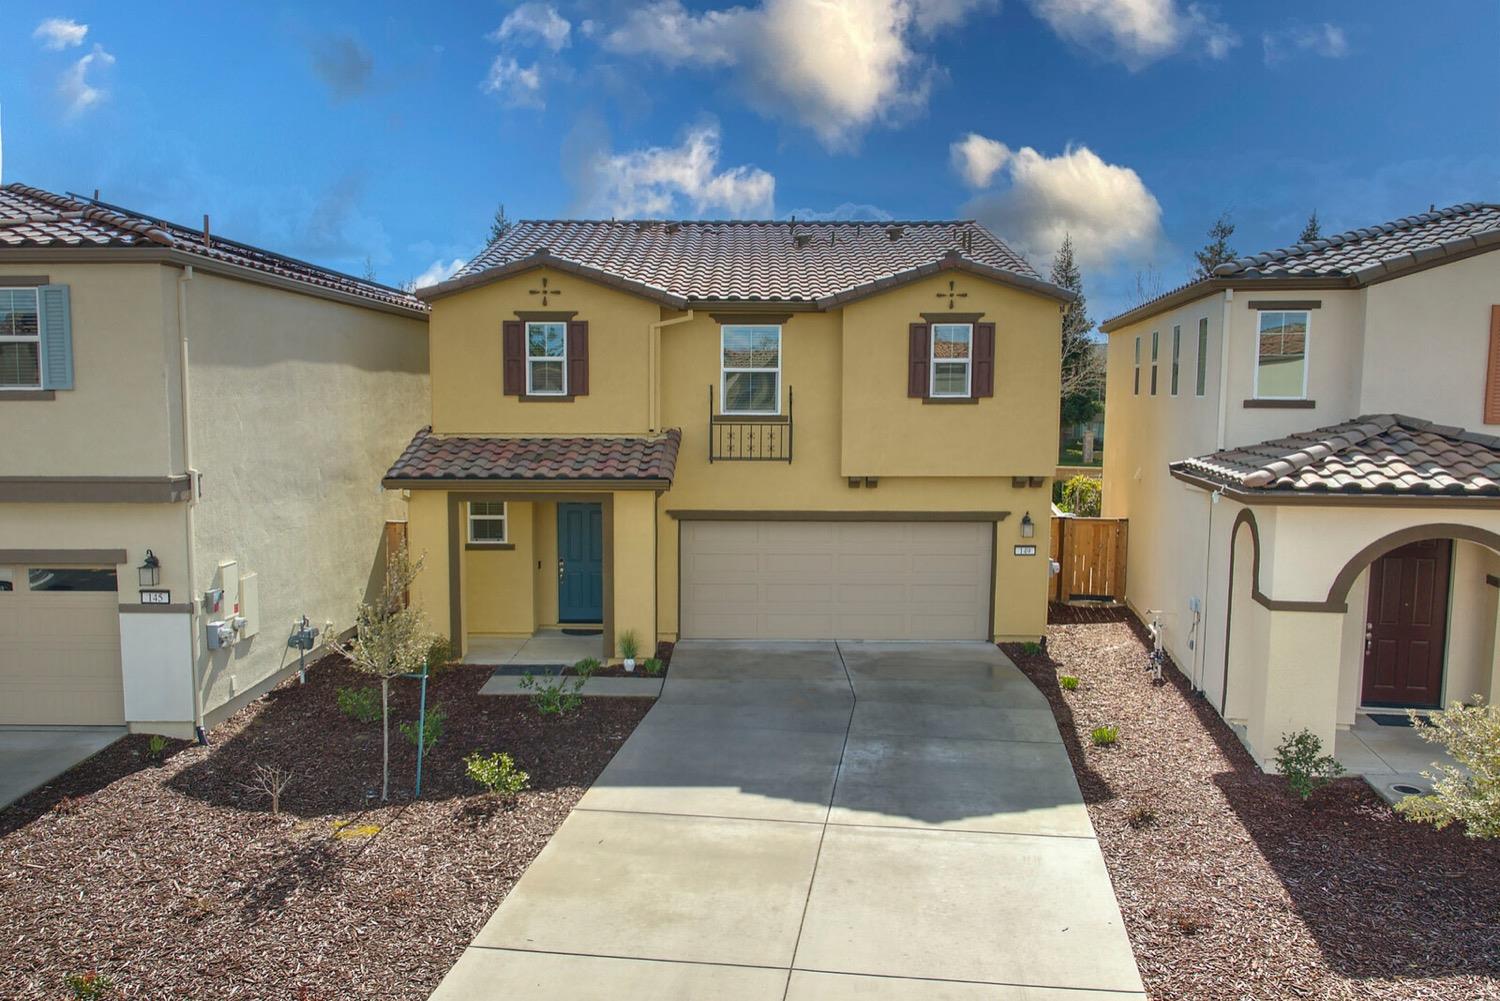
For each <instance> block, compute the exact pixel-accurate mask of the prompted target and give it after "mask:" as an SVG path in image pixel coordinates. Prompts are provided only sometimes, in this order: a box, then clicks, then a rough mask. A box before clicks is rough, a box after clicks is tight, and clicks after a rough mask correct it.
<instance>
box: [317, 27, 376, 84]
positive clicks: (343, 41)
mask: <svg viewBox="0 0 1500 1001" xmlns="http://www.w3.org/2000/svg"><path fill="white" fill-rule="evenodd" d="M310 55H311V56H312V68H313V72H314V73H316V74H317V75H318V79H320V80H322V81H323V83H325V84H326V85H327V86H328V89H329V90H330V91H332V92H333V96H334V97H336V98H340V99H343V98H350V97H356V96H358V95H359V94H361V93H363V92H364V91H365V89H366V88H367V87H369V85H370V77H371V74H372V72H373V70H374V68H375V60H374V58H373V57H371V55H370V50H369V49H367V48H365V47H364V45H362V44H361V43H360V41H359V39H357V38H355V37H354V36H353V35H326V36H324V37H323V38H320V39H318V40H317V41H315V42H313V44H312V46H311V51H310Z"/></svg>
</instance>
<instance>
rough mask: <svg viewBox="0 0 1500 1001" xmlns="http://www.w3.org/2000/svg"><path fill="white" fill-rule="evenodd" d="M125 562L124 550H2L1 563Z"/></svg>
mask: <svg viewBox="0 0 1500 1001" xmlns="http://www.w3.org/2000/svg"><path fill="white" fill-rule="evenodd" d="M125 560H126V555H125V550H123V549H0V563H31V564H36V565H41V564H44V563H61V564H65V565H66V564H76V565H83V564H95V565H114V564H118V563H124V562H125Z"/></svg>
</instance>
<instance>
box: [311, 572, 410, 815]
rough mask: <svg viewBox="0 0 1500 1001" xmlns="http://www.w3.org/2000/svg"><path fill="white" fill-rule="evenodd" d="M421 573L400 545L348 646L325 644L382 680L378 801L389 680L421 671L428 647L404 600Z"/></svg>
mask: <svg viewBox="0 0 1500 1001" xmlns="http://www.w3.org/2000/svg"><path fill="white" fill-rule="evenodd" d="M421 572H422V560H421V559H417V560H415V561H414V560H412V558H411V556H410V555H409V554H408V553H407V551H406V543H404V542H403V543H402V544H401V546H400V548H398V549H396V550H395V551H394V552H392V553H390V554H389V555H388V556H387V557H386V561H385V583H384V584H383V585H382V587H381V589H380V596H379V597H378V598H377V599H376V601H375V603H374V604H370V603H368V602H366V603H364V604H361V605H360V606H359V613H358V614H357V615H356V616H355V621H354V625H355V631H354V638H353V639H352V640H349V641H347V642H344V641H340V640H337V639H333V638H330V639H329V646H331V647H333V649H334V650H336V651H338V652H339V653H341V654H343V655H344V656H345V657H347V658H348V660H349V664H350V666H352V667H353V668H354V669H355V670H356V671H360V672H363V673H364V674H370V675H374V676H375V677H377V678H379V679H380V729H381V737H382V746H381V780H380V798H381V799H382V800H385V799H389V798H390V793H391V679H392V678H396V677H399V676H401V675H403V674H415V673H417V672H419V671H420V670H421V669H422V665H423V663H425V661H426V659H427V650H428V647H429V646H430V645H431V644H432V637H431V636H430V635H428V633H427V630H426V622H425V619H424V618H423V616H422V613H421V611H419V610H418V609H416V608H413V607H411V603H410V602H409V601H408V600H407V593H408V592H409V591H410V590H411V585H412V581H414V580H416V579H417V574H419V573H421Z"/></svg>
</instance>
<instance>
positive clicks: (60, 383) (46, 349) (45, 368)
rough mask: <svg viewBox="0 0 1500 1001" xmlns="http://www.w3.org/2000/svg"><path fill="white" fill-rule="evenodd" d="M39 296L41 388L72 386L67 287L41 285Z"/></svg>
mask: <svg viewBox="0 0 1500 1001" xmlns="http://www.w3.org/2000/svg"><path fill="white" fill-rule="evenodd" d="M37 293H38V295H39V296H40V297H41V306H42V309H41V313H42V316H41V324H42V388H43V389H72V388H73V312H72V307H71V306H70V305H69V303H68V286H66V285H43V286H42V287H41V288H39V289H37Z"/></svg>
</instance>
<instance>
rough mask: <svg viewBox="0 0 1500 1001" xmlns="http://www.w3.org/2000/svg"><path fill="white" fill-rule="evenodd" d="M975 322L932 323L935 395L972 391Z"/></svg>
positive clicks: (959, 394)
mask: <svg viewBox="0 0 1500 1001" xmlns="http://www.w3.org/2000/svg"><path fill="white" fill-rule="evenodd" d="M973 343H974V326H973V324H969V323H934V324H933V325H932V388H931V394H930V395H932V396H934V397H943V396H950V397H951V396H963V397H966V396H968V395H969V382H970V379H971V370H970V364H971V348H972V347H973Z"/></svg>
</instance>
